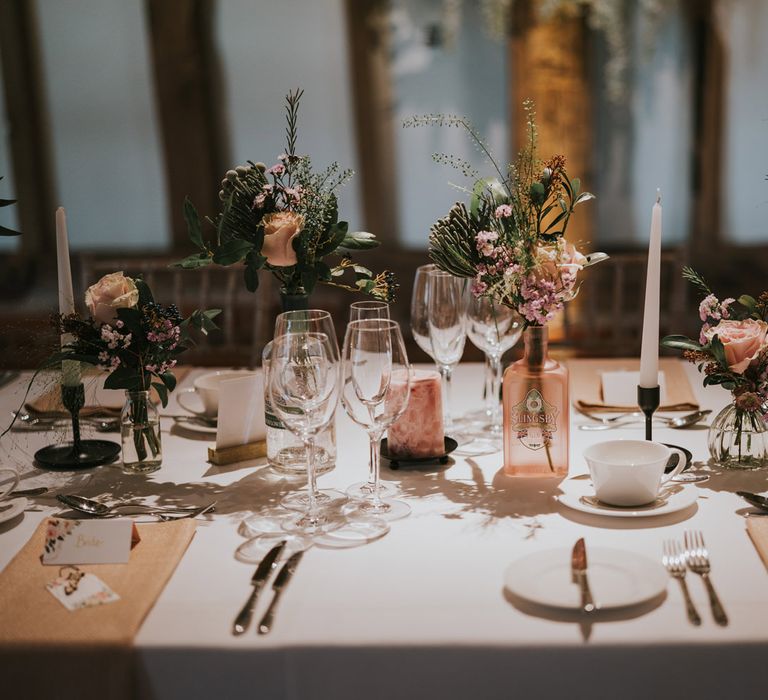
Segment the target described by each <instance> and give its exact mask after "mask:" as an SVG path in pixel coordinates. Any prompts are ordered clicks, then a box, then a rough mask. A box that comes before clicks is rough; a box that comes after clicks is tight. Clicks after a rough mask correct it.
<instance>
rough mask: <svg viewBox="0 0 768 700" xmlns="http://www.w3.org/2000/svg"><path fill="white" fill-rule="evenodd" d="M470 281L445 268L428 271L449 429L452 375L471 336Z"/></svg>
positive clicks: (432, 337)
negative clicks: (468, 311) (468, 319)
mask: <svg viewBox="0 0 768 700" xmlns="http://www.w3.org/2000/svg"><path fill="white" fill-rule="evenodd" d="M466 286H467V281H466V280H465V279H462V278H461V277H455V276H454V275H451V274H449V273H447V272H443V271H442V270H438V269H435V270H430V271H429V272H428V273H427V324H428V328H429V342H430V346H431V348H432V357H433V358H434V360H435V363H436V364H437V367H438V369H439V370H440V376H441V377H442V379H443V422H444V424H445V432H446V434H449V433H450V432H451V431H452V429H453V419H452V417H451V375H452V374H453V370H454V368H455V367H456V365H457V364H458V362H459V360H461V356H462V354H463V353H464V343H465V341H466V338H467V329H466V308H467V297H466V294H465V288H466Z"/></svg>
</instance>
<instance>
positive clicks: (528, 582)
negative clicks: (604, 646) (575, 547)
mask: <svg viewBox="0 0 768 700" xmlns="http://www.w3.org/2000/svg"><path fill="white" fill-rule="evenodd" d="M587 561H588V564H589V569H588V571H587V575H588V576H589V587H590V590H591V591H592V597H593V598H594V600H595V604H596V605H597V607H598V608H599V609H602V610H605V609H608V608H624V607H629V606H632V605H638V604H639V603H644V602H646V601H648V600H651V599H652V598H655V597H656V596H658V595H660V594H661V593H663V592H664V591H665V590H666V588H667V580H668V576H667V572H666V570H665V569H664V567H663V566H662V565H661V564H660V563H658V562H655V561H653V560H651V559H648V558H647V557H644V556H642V555H640V554H634V553H633V552H626V551H624V550H621V549H608V548H605V547H590V546H589V545H587ZM504 585H505V587H506V588H507V590H509V591H510V592H512V593H513V594H515V595H516V596H518V597H519V598H523V599H525V600H528V601H530V602H532V603H536V604H538V605H544V606H546V607H551V608H559V609H563V610H579V609H580V608H581V595H580V589H579V586H578V585H577V584H575V583H573V581H572V579H571V548H570V547H567V548H566V547H562V548H558V549H548V550H545V551H543V552H534V553H533V554H529V555H528V556H525V557H522V558H521V559H518V560H517V561H516V562H513V563H512V564H510V566H509V567H508V568H507V570H506V572H505V573H504Z"/></svg>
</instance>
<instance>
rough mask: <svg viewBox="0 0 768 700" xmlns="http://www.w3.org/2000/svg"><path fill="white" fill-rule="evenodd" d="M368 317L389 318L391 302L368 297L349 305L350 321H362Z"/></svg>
mask: <svg viewBox="0 0 768 700" xmlns="http://www.w3.org/2000/svg"><path fill="white" fill-rule="evenodd" d="M366 318H389V304H387V302H386V301H376V300H374V299H366V300H365V301H355V302H353V303H352V304H350V305H349V320H350V321H362V320H364V319H366Z"/></svg>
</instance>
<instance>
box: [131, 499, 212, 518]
mask: <svg viewBox="0 0 768 700" xmlns="http://www.w3.org/2000/svg"><path fill="white" fill-rule="evenodd" d="M215 505H216V501H213V502H211V503H209V504H208V505H207V506H201V507H200V508H196V509H195V510H192V511H190V512H188V513H183V514H175V513H172V512H164V513H158V512H156V511H155V512H151V513H149V515H155V516H157V519H158V520H159V521H160V522H163V523H167V522H170V521H171V520H184V519H187V518H189V519H193V518H197V517H198V516H200V515H205V513H211V512H213V511H214V510H215V508H214V506H215ZM140 515H141V514H140Z"/></svg>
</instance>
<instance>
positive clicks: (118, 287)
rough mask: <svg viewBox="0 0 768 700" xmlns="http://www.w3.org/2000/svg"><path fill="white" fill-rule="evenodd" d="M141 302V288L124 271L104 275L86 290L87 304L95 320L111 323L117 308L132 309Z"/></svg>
mask: <svg viewBox="0 0 768 700" xmlns="http://www.w3.org/2000/svg"><path fill="white" fill-rule="evenodd" d="M138 303H139V290H138V289H136V285H135V284H134V282H133V280H132V279H131V278H130V277H126V276H125V275H124V274H123V273H122V272H113V273H112V274H109V275H104V277H102V278H101V279H100V280H99V281H98V282H97V283H96V284H94V285H92V286H91V287H88V289H87V290H86V292H85V304H86V306H87V307H88V310H89V311H90V312H91V317H92V318H93V320H94V321H99V322H100V323H109V322H110V321H111V320H112V319H114V318H115V316H116V310H117V309H132V308H134V307H135V306H136V305H137V304H138Z"/></svg>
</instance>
